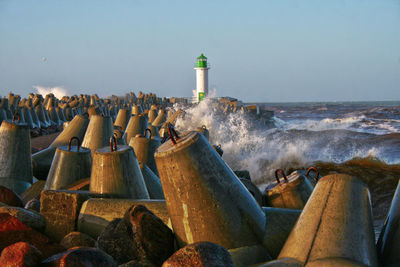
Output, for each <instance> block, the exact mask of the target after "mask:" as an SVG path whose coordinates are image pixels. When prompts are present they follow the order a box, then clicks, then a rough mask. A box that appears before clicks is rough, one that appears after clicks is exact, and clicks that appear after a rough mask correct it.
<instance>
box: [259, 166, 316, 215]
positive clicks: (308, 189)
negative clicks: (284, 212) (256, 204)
mask: <svg viewBox="0 0 400 267" xmlns="http://www.w3.org/2000/svg"><path fill="white" fill-rule="evenodd" d="M287 179H288V182H285V180H284V179H280V183H273V184H271V187H267V188H266V189H265V191H264V196H265V198H266V199H265V200H266V201H265V202H266V203H265V206H268V207H275V208H286V209H303V208H304V206H305V204H306V203H307V200H308V198H309V197H310V195H311V193H312V191H313V189H314V186H313V184H312V183H311V182H310V180H309V179H308V178H306V177H305V176H304V175H298V173H293V174H291V175H289V176H288V177H287Z"/></svg>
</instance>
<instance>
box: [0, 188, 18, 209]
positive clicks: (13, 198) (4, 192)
mask: <svg viewBox="0 0 400 267" xmlns="http://www.w3.org/2000/svg"><path fill="white" fill-rule="evenodd" d="M0 202H2V203H4V204H7V205H9V206H14V207H23V203H22V199H21V198H20V197H19V196H18V195H17V194H16V193H14V192H13V191H12V190H10V189H8V188H7V187H4V186H1V185H0Z"/></svg>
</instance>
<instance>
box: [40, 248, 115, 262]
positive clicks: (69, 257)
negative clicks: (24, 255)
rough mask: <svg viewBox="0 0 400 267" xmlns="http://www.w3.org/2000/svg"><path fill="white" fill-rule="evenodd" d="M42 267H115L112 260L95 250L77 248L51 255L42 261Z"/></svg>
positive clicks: (105, 254)
mask: <svg viewBox="0 0 400 267" xmlns="http://www.w3.org/2000/svg"><path fill="white" fill-rule="evenodd" d="M42 266H47V267H56V266H57V267H58V266H59V267H61V266H63V267H64V266H73V267H89V266H93V267H117V266H118V265H117V264H116V263H115V261H114V260H113V258H112V257H111V256H110V255H108V254H107V253H105V252H103V251H101V250H100V249H97V248H85V247H78V248H73V249H70V250H68V251H65V252H63V253H59V254H56V255H53V256H52V257H50V258H48V259H46V260H44V261H43V262H42Z"/></svg>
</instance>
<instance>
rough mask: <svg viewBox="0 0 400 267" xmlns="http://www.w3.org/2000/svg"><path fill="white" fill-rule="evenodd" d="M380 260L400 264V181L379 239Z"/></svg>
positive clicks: (391, 264) (389, 263)
mask: <svg viewBox="0 0 400 267" xmlns="http://www.w3.org/2000/svg"><path fill="white" fill-rule="evenodd" d="M377 247H378V254H379V260H380V262H381V264H382V265H383V266H399V265H400V253H399V252H400V181H399V183H398V185H397V188H396V192H395V193H394V196H393V200H392V204H391V206H390V210H389V213H388V215H387V216H386V220H385V224H384V226H383V228H382V231H381V234H380V236H379V240H378V244H377Z"/></svg>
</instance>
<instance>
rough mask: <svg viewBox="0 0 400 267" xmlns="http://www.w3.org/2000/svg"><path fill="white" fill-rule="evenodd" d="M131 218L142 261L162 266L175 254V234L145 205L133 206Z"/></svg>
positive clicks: (130, 212) (128, 213) (130, 213)
mask: <svg viewBox="0 0 400 267" xmlns="http://www.w3.org/2000/svg"><path fill="white" fill-rule="evenodd" d="M127 216H129V220H130V222H131V225H132V233H133V235H134V237H135V240H136V243H137V245H138V247H139V250H138V251H139V254H140V259H147V260H149V261H150V262H152V263H153V264H154V265H156V266H160V265H161V264H162V263H163V262H164V261H165V260H166V259H168V258H169V257H170V256H171V255H172V253H174V241H175V240H174V234H173V233H172V231H171V229H169V228H168V226H166V225H165V224H164V223H163V221H162V220H161V219H160V218H158V217H157V216H155V215H154V213H152V212H151V211H150V210H148V209H147V208H146V207H145V206H143V205H135V206H132V207H131V208H130V209H129V210H128V212H127V214H126V215H125V217H127Z"/></svg>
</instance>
